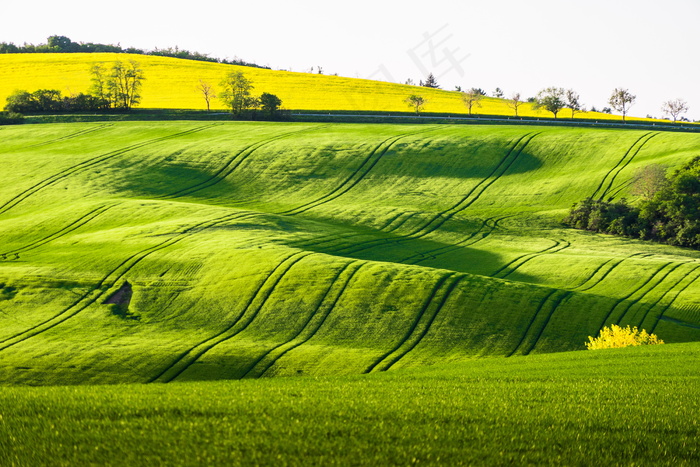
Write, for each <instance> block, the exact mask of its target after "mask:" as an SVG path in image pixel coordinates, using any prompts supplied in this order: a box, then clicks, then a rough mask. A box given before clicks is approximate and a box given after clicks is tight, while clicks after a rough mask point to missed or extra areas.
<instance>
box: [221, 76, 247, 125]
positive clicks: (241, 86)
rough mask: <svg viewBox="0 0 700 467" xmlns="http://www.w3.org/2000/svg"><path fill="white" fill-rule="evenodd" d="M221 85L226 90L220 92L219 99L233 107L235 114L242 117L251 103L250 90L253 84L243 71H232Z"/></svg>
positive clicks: (232, 110) (232, 111)
mask: <svg viewBox="0 0 700 467" xmlns="http://www.w3.org/2000/svg"><path fill="white" fill-rule="evenodd" d="M221 86H222V87H223V88H224V92H222V93H221V94H219V99H221V101H223V102H224V103H225V104H226V106H227V107H230V108H231V113H232V114H233V115H234V116H236V117H240V116H241V115H242V114H243V112H244V111H245V110H246V109H248V108H249V106H250V104H251V102H250V97H251V96H250V90H251V89H253V84H252V83H251V81H250V80H249V79H248V78H246V76H245V75H244V74H243V73H242V72H240V71H232V72H231V73H229V74H228V75H226V77H225V78H224V79H223V81H221Z"/></svg>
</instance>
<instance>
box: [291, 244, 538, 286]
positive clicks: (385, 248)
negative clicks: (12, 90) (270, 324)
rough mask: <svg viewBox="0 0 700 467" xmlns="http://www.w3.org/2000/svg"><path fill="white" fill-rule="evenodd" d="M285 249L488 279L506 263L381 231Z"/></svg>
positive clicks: (486, 254) (473, 251)
mask: <svg viewBox="0 0 700 467" xmlns="http://www.w3.org/2000/svg"><path fill="white" fill-rule="evenodd" d="M287 245H288V246H290V247H293V248H299V249H304V250H307V251H313V252H317V253H324V254H327V255H332V256H340V257H346V258H354V259H360V260H366V261H381V262H390V263H399V264H406V265H416V266H424V267H430V268H436V269H447V270H451V271H456V272H463V273H468V274H479V275H484V276H488V275H490V274H491V273H492V272H493V271H497V270H498V269H500V268H501V267H502V266H504V265H505V264H506V261H504V259H502V258H501V257H500V256H499V255H497V254H495V253H492V252H490V251H488V250H485V249H477V248H470V247H468V246H455V245H452V244H449V243H441V242H436V241H432V240H425V239H407V238H405V237H400V236H396V235H390V234H386V233H382V232H375V233H370V232H367V233H362V234H358V233H349V234H347V235H343V234H338V235H335V236H333V237H331V238H330V239H329V237H328V236H323V237H320V239H319V240H318V241H313V240H311V241H309V240H304V241H299V242H296V241H290V242H288V243H287ZM509 279H511V280H516V281H518V282H529V283H537V282H538V281H539V280H538V278H536V277H532V276H528V275H526V274H518V276H517V278H516V277H513V278H510V277H509Z"/></svg>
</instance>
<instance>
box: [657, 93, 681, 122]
mask: <svg viewBox="0 0 700 467" xmlns="http://www.w3.org/2000/svg"><path fill="white" fill-rule="evenodd" d="M661 111H662V112H663V113H664V114H668V115H670V116H671V117H673V123H676V121H677V120H678V116H679V115H680V114H683V113H686V112H687V111H688V103H687V102H686V101H684V100H683V99H672V100H670V101H666V102H664V104H663V105H662V106H661Z"/></svg>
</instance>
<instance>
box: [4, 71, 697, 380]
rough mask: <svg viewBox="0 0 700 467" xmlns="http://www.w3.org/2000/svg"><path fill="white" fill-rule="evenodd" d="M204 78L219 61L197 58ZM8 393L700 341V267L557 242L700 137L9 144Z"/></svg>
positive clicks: (445, 132) (674, 255)
mask: <svg viewBox="0 0 700 467" xmlns="http://www.w3.org/2000/svg"><path fill="white" fill-rule="evenodd" d="M204 65H207V64H204ZM0 135H1V136H2V138H1V143H0V157H1V158H2V161H3V169H4V171H5V172H6V177H5V180H6V183H4V184H2V185H1V186H0V246H1V248H2V251H0V255H1V256H0V259H1V260H2V261H0V291H1V292H0V356H2V358H0V382H1V383H11V384H87V383H117V382H119V383H124V382H169V381H194V380H212V379H236V378H255V377H261V376H265V377H268V376H284V375H288V376H296V375H326V374H333V375H342V374H361V373H375V372H382V371H385V370H395V369H399V368H406V367H419V366H424V365H434V364H438V363H439V364H445V363H449V362H455V361H464V360H469V359H473V358H475V357H480V356H516V355H527V354H534V353H545V352H556V351H565V350H577V349H582V348H583V344H584V341H585V340H586V337H587V336H589V335H593V334H595V333H597V331H598V330H599V329H600V328H601V327H602V326H603V325H605V324H609V323H620V324H623V325H626V324H632V325H636V326H640V327H643V328H645V329H647V330H649V331H653V332H655V333H657V334H658V335H659V336H660V337H661V338H662V339H664V340H665V341H666V342H669V343H674V342H675V343H679V342H688V341H700V312H699V311H698V310H699V309H700V308H698V305H699V304H700V287H699V286H698V284H697V282H696V279H697V278H698V276H700V253H699V252H695V251H689V250H684V249H680V248H673V247H668V246H663V245H656V244H651V243H645V242H641V241H634V240H627V239H619V238H612V237H608V236H603V235H594V234H590V233H586V232H579V231H573V230H569V229H564V228H562V226H561V224H560V220H561V218H562V217H563V216H564V215H565V213H566V212H567V209H568V208H569V207H570V205H571V204H572V203H573V202H576V201H578V200H580V199H582V198H583V197H585V196H592V195H594V196H595V197H601V198H604V199H608V198H610V197H622V196H625V195H626V194H627V190H628V186H629V183H630V180H631V178H632V176H633V174H634V171H635V170H636V169H638V168H639V167H642V166H644V165H646V164H649V163H651V162H654V163H660V164H666V165H668V166H670V167H675V166H678V165H680V164H682V163H683V162H684V161H687V160H688V159H690V158H692V157H694V156H695V155H697V153H698V150H699V149H700V135H695V134H680V133H661V132H642V131H629V130H601V129H598V130H594V129H569V128H544V127H542V128H538V127H527V128H523V127H508V126H497V127H488V126H479V127H470V126H438V125H435V126H428V125H369V124H367V125H351V124H348V125H342V124H336V125H327V124H318V123H309V124H302V123H284V124H281V123H242V122H239V123H234V122H228V123H221V122H220V123H202V122H177V123H164V122H161V123H153V122H150V123H142V122H141V123H140V122H122V123H104V124H77V123H74V124H47V125H27V126H17V127H4V128H2V129H0Z"/></svg>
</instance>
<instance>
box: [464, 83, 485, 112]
mask: <svg viewBox="0 0 700 467" xmlns="http://www.w3.org/2000/svg"><path fill="white" fill-rule="evenodd" d="M479 91H480V90H479V89H475V88H471V89H470V90H469V91H467V92H463V93H462V103H463V104H464V105H465V106H466V107H467V109H469V115H471V114H472V108H473V107H474V106H476V107H481V102H480V101H481V98H482V97H484V95H483V94H482V93H481V92H479Z"/></svg>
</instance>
